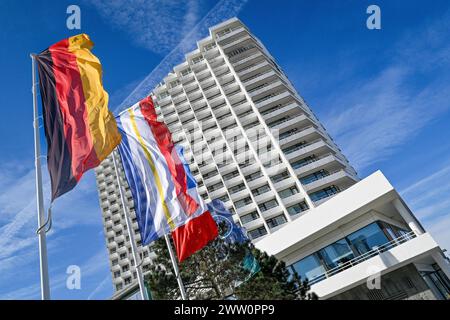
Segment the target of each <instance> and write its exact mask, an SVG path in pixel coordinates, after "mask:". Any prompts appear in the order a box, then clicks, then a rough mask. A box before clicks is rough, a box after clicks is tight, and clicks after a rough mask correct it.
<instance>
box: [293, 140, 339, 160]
mask: <svg viewBox="0 0 450 320" xmlns="http://www.w3.org/2000/svg"><path fill="white" fill-rule="evenodd" d="M331 150H332V148H331V147H330V146H329V145H328V144H327V143H326V142H325V141H323V140H321V139H319V140H316V141H312V142H310V143H307V144H304V145H302V146H299V147H298V148H296V149H293V150H290V152H289V153H287V152H285V154H286V157H287V158H288V160H290V161H292V160H296V159H298V158H303V157H306V156H308V155H310V154H313V153H314V152H316V153H320V152H326V151H328V152H330V151H331Z"/></svg>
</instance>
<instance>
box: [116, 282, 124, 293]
mask: <svg viewBox="0 0 450 320" xmlns="http://www.w3.org/2000/svg"><path fill="white" fill-rule="evenodd" d="M122 288H123V285H122V284H121V283H119V284H116V291H119V290H121V289H122Z"/></svg>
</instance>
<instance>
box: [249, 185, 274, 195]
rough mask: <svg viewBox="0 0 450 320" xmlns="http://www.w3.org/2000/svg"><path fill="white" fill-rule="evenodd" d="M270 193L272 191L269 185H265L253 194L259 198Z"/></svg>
mask: <svg viewBox="0 0 450 320" xmlns="http://www.w3.org/2000/svg"><path fill="white" fill-rule="evenodd" d="M269 191H270V187H269V185H268V184H265V185H263V186H261V187H259V188H256V189H253V190H252V193H253V195H254V196H259V195H261V194H264V193H266V192H269Z"/></svg>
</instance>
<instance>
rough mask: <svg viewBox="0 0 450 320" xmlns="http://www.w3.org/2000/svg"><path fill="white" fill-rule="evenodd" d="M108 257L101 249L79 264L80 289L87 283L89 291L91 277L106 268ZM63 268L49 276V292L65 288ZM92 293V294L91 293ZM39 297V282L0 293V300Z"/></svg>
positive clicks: (101, 272)
mask: <svg viewBox="0 0 450 320" xmlns="http://www.w3.org/2000/svg"><path fill="white" fill-rule="evenodd" d="M108 267H109V265H108V257H107V254H106V250H104V249H102V250H100V251H99V252H97V253H95V254H94V255H92V256H91V257H90V258H89V259H88V260H86V261H85V262H84V263H82V264H81V265H80V270H81V289H82V290H83V287H84V286H86V283H88V286H87V287H88V288H87V289H89V291H90V290H91V289H92V288H91V285H90V283H91V282H92V278H97V277H98V275H99V274H104V271H105V269H108ZM65 271H66V270H65V268H62V269H61V272H59V273H58V274H57V275H54V276H53V277H51V279H50V280H51V282H50V286H51V287H50V291H51V293H53V294H54V293H56V292H58V291H61V290H68V289H66V280H67V274H66V273H65ZM109 280H110V281H111V277H110V276H109ZM106 284H107V283H104V284H103V288H104V287H106ZM101 289H102V288H99V287H97V288H94V289H92V290H94V291H96V294H98V293H99V292H100V290H101ZM92 292H93V291H92ZM91 295H92V294H91ZM39 298H40V283H39V282H37V283H34V284H32V285H29V286H26V287H23V288H19V289H16V290H12V291H9V292H6V293H1V294H0V300H9V299H14V300H18V299H25V300H26V299H39ZM105 298H106V297H105Z"/></svg>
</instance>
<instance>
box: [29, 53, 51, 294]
mask: <svg viewBox="0 0 450 320" xmlns="http://www.w3.org/2000/svg"><path fill="white" fill-rule="evenodd" d="M30 57H31V75H32V81H33V82H32V83H33V86H32V92H33V117H34V119H33V127H34V165H35V169H36V205H37V214H38V227H39V228H38V232H37V233H38V238H39V261H40V263H39V265H40V276H41V299H42V300H50V283H49V277H48V258H47V240H46V238H47V237H46V233H47V231H46V230H45V228H43V226H44V225H45V224H46V222H45V217H44V197H43V194H42V171H41V144H40V140H39V112H38V107H37V93H36V85H37V81H36V60H35V56H34V55H33V54H31V55H30Z"/></svg>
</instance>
